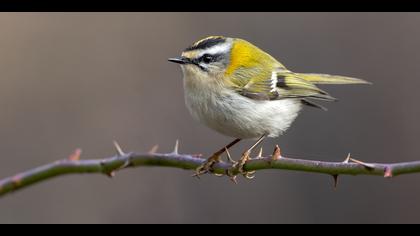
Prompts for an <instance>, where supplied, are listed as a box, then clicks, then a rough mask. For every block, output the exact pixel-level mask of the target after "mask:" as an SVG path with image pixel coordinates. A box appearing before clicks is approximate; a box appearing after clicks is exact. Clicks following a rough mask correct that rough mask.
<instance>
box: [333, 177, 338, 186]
mask: <svg viewBox="0 0 420 236" xmlns="http://www.w3.org/2000/svg"><path fill="white" fill-rule="evenodd" d="M332 177H333V178H334V189H337V185H338V175H337V174H335V175H332Z"/></svg>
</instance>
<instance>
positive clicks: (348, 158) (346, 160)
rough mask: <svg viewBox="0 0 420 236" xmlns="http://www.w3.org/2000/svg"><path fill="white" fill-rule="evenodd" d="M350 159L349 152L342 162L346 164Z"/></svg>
mask: <svg viewBox="0 0 420 236" xmlns="http://www.w3.org/2000/svg"><path fill="white" fill-rule="evenodd" d="M350 159H351V154H350V152H349V154H347V158H346V159H345V160H344V161H343V163H346V164H347V163H349V161H350Z"/></svg>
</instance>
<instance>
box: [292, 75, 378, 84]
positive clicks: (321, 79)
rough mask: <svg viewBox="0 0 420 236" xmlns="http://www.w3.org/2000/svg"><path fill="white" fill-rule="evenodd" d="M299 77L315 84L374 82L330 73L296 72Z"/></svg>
mask: <svg viewBox="0 0 420 236" xmlns="http://www.w3.org/2000/svg"><path fill="white" fill-rule="evenodd" d="M296 74H297V76H298V77H299V78H302V79H304V80H306V81H308V82H311V83H313V84H372V83H371V82H368V81H366V80H362V79H356V78H351V77H346V76H339V75H328V74H312V73H296Z"/></svg>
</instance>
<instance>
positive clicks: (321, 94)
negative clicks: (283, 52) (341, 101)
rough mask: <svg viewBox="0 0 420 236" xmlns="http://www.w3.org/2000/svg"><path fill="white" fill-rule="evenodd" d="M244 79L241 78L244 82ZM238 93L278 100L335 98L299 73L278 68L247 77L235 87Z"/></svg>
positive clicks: (254, 97)
mask: <svg viewBox="0 0 420 236" xmlns="http://www.w3.org/2000/svg"><path fill="white" fill-rule="evenodd" d="M244 80H245V79H242V82H244ZM237 91H238V93H239V94H241V95H243V96H246V97H248V98H251V99H257V100H278V99H284V98H302V99H305V98H311V99H320V100H326V101H334V100H336V99H335V98H333V97H332V96H330V95H329V94H328V93H327V92H325V91H323V90H321V89H320V88H318V87H317V86H315V85H314V84H313V83H311V82H310V81H308V80H306V79H305V78H303V76H300V75H299V74H296V73H293V72H291V71H289V70H286V69H283V68H279V69H275V70H271V74H268V73H267V74H261V73H259V74H258V75H254V76H253V77H249V78H248V79H247V81H246V83H244V85H242V86H238V87H237Z"/></svg>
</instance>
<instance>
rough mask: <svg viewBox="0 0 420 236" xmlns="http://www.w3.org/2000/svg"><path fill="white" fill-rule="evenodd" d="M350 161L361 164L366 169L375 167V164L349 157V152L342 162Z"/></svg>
mask: <svg viewBox="0 0 420 236" xmlns="http://www.w3.org/2000/svg"><path fill="white" fill-rule="evenodd" d="M350 162H354V163H356V164H359V165H362V166H364V167H366V168H368V169H375V165H373V164H369V163H366V162H363V161H359V160H356V159H354V158H351V155H350V153H349V154H348V155H347V158H346V160H344V161H343V163H350Z"/></svg>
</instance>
